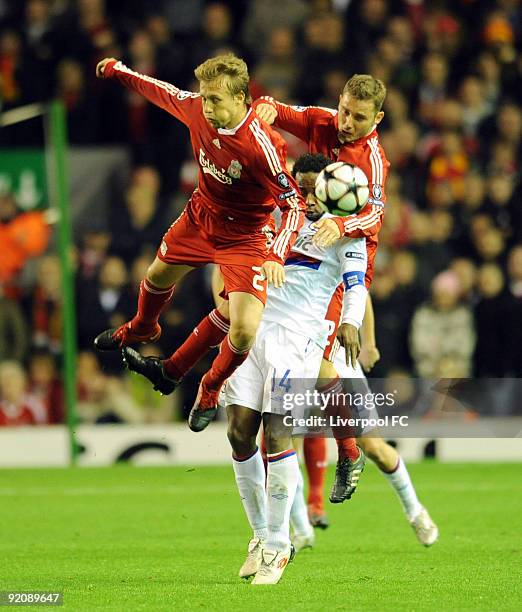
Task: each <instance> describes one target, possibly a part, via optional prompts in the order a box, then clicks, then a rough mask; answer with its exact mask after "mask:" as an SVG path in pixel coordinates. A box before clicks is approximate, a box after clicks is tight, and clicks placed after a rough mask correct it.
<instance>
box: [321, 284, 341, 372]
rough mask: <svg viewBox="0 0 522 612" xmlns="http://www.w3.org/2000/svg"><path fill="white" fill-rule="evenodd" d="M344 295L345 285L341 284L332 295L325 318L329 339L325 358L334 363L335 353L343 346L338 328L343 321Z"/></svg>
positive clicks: (324, 354)
mask: <svg viewBox="0 0 522 612" xmlns="http://www.w3.org/2000/svg"><path fill="white" fill-rule="evenodd" d="M343 295H344V287H343V285H342V284H341V285H339V286H338V287H337V289H336V290H335V292H334V294H333V295H332V299H331V300H330V304H329V305H328V310H327V311H326V316H325V319H326V320H327V321H328V324H329V328H328V341H327V343H326V348H325V349H324V353H323V359H326V360H327V361H330V362H332V363H333V360H334V359H335V355H336V354H337V351H338V350H339V347H340V346H341V345H340V343H339V340H337V330H338V329H339V323H340V322H341V315H342V312H343Z"/></svg>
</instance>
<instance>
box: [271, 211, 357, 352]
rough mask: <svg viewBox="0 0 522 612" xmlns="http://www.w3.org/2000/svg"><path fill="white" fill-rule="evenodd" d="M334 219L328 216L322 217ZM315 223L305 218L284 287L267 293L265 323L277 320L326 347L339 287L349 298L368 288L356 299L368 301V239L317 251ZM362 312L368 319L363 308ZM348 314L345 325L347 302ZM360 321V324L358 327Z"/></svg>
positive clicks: (288, 261)
mask: <svg viewBox="0 0 522 612" xmlns="http://www.w3.org/2000/svg"><path fill="white" fill-rule="evenodd" d="M332 216H333V215H331V214H329V213H325V215H324V216H323V217H322V218H328V217H332ZM312 223H313V221H310V220H309V219H305V223H304V225H303V227H302V228H301V231H300V232H299V235H298V237H297V240H296V241H295V243H294V246H293V247H292V250H291V251H290V253H289V254H288V257H287V259H286V261H285V275H286V281H285V283H284V284H283V286H282V287H279V288H275V287H273V286H270V287H269V288H268V298H267V302H266V307H265V311H264V313H263V320H265V321H273V322H275V323H277V324H279V325H282V326H284V327H286V328H288V329H291V330H292V331H293V332H295V333H299V334H302V335H305V336H307V337H308V338H311V339H312V340H313V341H314V342H316V343H317V344H318V345H319V346H321V347H322V348H324V347H325V346H326V341H327V338H328V332H329V323H328V321H325V316H326V311H327V309H328V305H329V303H330V300H331V299H332V295H333V293H334V291H335V289H336V288H337V286H338V285H339V284H340V283H341V282H342V283H344V286H345V291H346V293H345V298H346V296H347V293H348V292H350V290H351V289H354V288H356V287H357V288H359V289H361V290H362V289H364V291H361V293H360V295H358V296H357V302H358V303H361V300H363V299H364V300H365V299H366V287H365V285H364V278H365V274H366V267H367V261H368V260H367V253H366V239H365V238H342V239H341V240H338V241H337V242H335V243H334V244H333V245H332V246H330V247H328V248H323V247H318V246H316V245H314V244H313V243H312V237H313V236H314V234H315V232H316V230H315V229H314V228H312V227H311V225H312ZM354 293H355V292H354ZM362 309H363V310H362V315H364V304H362ZM358 310H359V311H360V307H359V308H358ZM344 312H345V315H344V316H343V320H346V321H348V322H351V320H350V306H349V304H347V301H346V299H345V308H344ZM357 319H360V320H361V321H362V316H357V317H356V320H357ZM361 321H357V326H359V325H360V322H361Z"/></svg>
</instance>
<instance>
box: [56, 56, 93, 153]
mask: <svg viewBox="0 0 522 612" xmlns="http://www.w3.org/2000/svg"><path fill="white" fill-rule="evenodd" d="M56 97H57V98H58V99H59V100H61V101H62V103H63V105H64V107H65V110H66V112H67V128H68V129H67V135H68V138H69V141H70V142H71V144H75V145H86V144H94V143H96V142H98V138H99V136H98V116H99V112H100V109H99V107H98V100H97V98H96V97H94V98H93V97H92V96H89V97H88V95H87V89H86V83H85V73H84V69H83V66H82V65H81V64H80V63H79V62H77V61H75V60H72V59H64V60H62V61H61V62H60V63H59V64H58V68H57V87H56Z"/></svg>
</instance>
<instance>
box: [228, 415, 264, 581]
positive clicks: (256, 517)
mask: <svg viewBox="0 0 522 612" xmlns="http://www.w3.org/2000/svg"><path fill="white" fill-rule="evenodd" d="M227 417H228V432H227V433H228V440H229V442H230V445H231V447H232V459H233V466H234V474H235V477H236V484H237V488H238V491H239V495H240V497H241V501H242V503H243V508H244V509H245V513H246V515H247V519H248V522H249V523H250V527H251V528H252V532H253V535H252V538H251V540H250V542H249V543H248V552H247V558H246V560H245V562H244V563H243V565H242V566H241V568H240V570H239V576H240V577H241V578H249V577H250V576H253V575H255V573H256V572H257V571H258V570H259V568H260V567H261V560H262V550H263V546H264V544H265V541H266V537H267V518H266V490H265V467H264V464H263V459H262V457H261V452H260V451H259V449H258V447H257V444H256V436H257V432H258V430H259V425H260V424H261V414H260V413H259V412H257V411H255V410H251V409H250V408H246V407H244V406H237V405H232V406H228V407H227Z"/></svg>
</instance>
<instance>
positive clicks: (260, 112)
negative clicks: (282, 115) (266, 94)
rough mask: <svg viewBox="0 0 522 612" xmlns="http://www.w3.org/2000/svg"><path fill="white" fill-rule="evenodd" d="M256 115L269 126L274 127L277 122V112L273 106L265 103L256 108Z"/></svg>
mask: <svg viewBox="0 0 522 612" xmlns="http://www.w3.org/2000/svg"><path fill="white" fill-rule="evenodd" d="M256 115H257V116H258V117H259V118H260V119H262V120H263V121H266V123H268V125H272V123H274V121H275V120H276V117H277V110H276V109H275V108H274V107H273V106H272V105H271V104H266V103H263V104H260V105H259V106H256Z"/></svg>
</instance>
